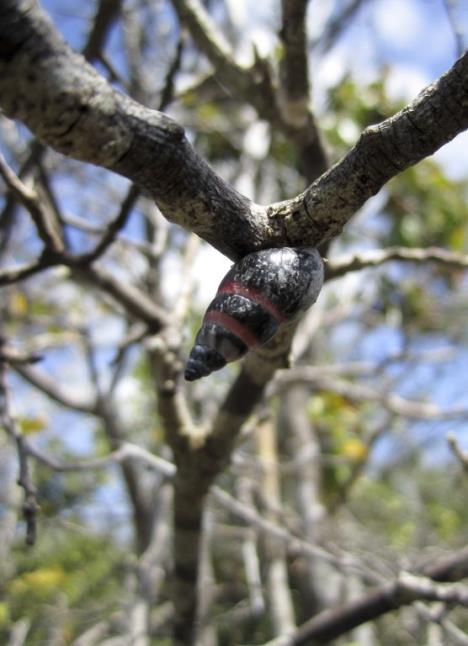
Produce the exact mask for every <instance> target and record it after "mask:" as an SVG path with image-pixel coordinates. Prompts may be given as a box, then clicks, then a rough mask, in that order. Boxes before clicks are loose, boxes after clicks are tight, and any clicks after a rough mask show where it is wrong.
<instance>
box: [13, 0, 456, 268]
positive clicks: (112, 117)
mask: <svg viewBox="0 0 468 646" xmlns="http://www.w3.org/2000/svg"><path fill="white" fill-rule="evenodd" d="M6 2H7V4H6V7H8V9H7V8H5V11H4V15H3V18H4V19H3V20H2V23H1V25H0V31H1V37H2V42H3V43H4V48H3V49H2V53H3V54H2V58H1V59H0V97H1V101H2V107H3V109H4V110H5V112H6V113H7V114H9V115H10V116H12V117H16V118H19V119H21V120H23V121H24V122H25V123H26V124H27V125H28V127H29V128H30V129H31V130H32V131H34V132H36V133H37V135H38V136H40V137H42V138H43V139H44V140H45V141H47V142H48V143H49V144H50V145H52V146H54V147H55V148H56V149H58V150H59V151H61V152H63V153H64V154H66V155H69V156H71V157H75V158H77V159H81V160H84V161H88V162H92V163H94V164H98V165H101V166H103V167H106V168H108V169H110V170H113V171H115V172H117V173H120V174H122V175H124V176H126V177H129V178H130V179H132V180H133V181H134V182H135V183H136V184H138V185H139V186H140V187H142V188H146V189H147V190H148V191H149V192H150V194H151V195H152V197H153V198H154V199H155V200H156V201H157V202H158V204H159V206H160V207H161V209H162V211H163V213H164V215H165V216H166V217H167V218H168V219H171V220H172V221H174V222H177V223H178V224H180V225H182V226H184V227H186V228H189V229H191V230H192V231H194V232H195V233H197V234H199V235H200V236H201V237H203V238H204V239H205V240H207V241H208V242H210V244H212V245H213V246H215V247H216V248H217V249H219V250H221V251H222V252H223V253H225V254H226V255H228V256H229V257H231V258H237V257H239V256H242V255H244V254H245V253H247V252H248V251H252V250H254V249H258V248H260V247H268V246H270V247H271V246H281V245H284V244H285V242H286V243H287V244H291V245H312V246H314V245H317V244H318V243H320V242H323V241H324V240H328V239H330V238H332V237H333V236H336V235H337V234H338V233H340V231H341V230H342V228H343V226H344V225H345V224H346V222H347V221H348V220H349V219H350V218H351V216H352V215H353V214H354V212H355V211H356V210H357V209H358V208H360V207H361V206H362V205H363V204H364V202H365V201H366V200H367V199H368V198H369V197H370V196H372V195H374V194H375V193H376V192H377V191H378V190H379V189H380V188H381V187H382V186H383V185H384V184H385V183H386V182H387V181H388V180H389V179H390V178H391V177H393V176H394V175H396V174H398V173H399V172H401V171H402V170H404V169H405V168H407V167H408V166H411V165H412V164H415V163H417V162H418V161H420V160H421V159H423V158H424V157H426V156H428V155H430V154H432V153H434V152H435V151H436V150H437V149H438V148H440V147H441V146H442V145H443V144H445V143H447V142H448V141H450V140H451V139H452V138H453V137H454V136H455V135H456V134H458V133H459V132H462V131H463V130H465V129H466V128H467V127H468V110H467V109H466V105H467V102H468V53H467V54H465V55H464V56H462V57H461V58H460V59H459V60H458V61H457V62H456V63H455V65H454V66H453V67H452V69H451V70H450V71H449V72H447V73H446V74H444V75H443V76H442V77H441V78H440V79H439V80H438V81H436V82H435V83H433V84H432V85H431V86H429V87H428V88H426V90H424V91H423V92H422V93H421V94H420V95H419V97H418V98H417V99H416V100H415V101H413V103H411V104H410V105H409V106H407V107H406V108H405V109H404V110H402V111H401V112H399V113H398V114H396V115H395V116H393V117H391V118H390V119H387V120H386V121H384V122H383V123H381V124H380V125H378V126H373V127H370V128H368V129H366V130H365V131H364V133H363V134H362V136H361V138H360V139H359V141H358V143H357V144H356V146H355V147H354V148H353V149H352V150H351V151H350V152H349V153H348V154H347V155H346V156H345V157H344V158H343V159H342V160H341V162H339V163H338V164H336V165H335V166H334V167H333V168H332V169H330V170H329V171H328V172H327V173H325V174H324V175H322V176H321V177H320V178H319V179H318V180H317V181H315V182H314V183H313V184H312V185H311V186H310V187H309V189H307V191H305V192H304V193H303V194H301V195H299V196H298V197H296V198H293V199H291V200H288V201H286V202H282V203H279V204H273V205H270V206H269V207H267V208H265V207H260V206H258V205H255V204H253V203H252V202H251V201H249V200H248V199H247V198H245V197H244V196H242V195H240V194H239V193H238V192H237V191H235V190H234V189H233V188H232V187H230V186H229V185H228V184H226V183H225V182H223V181H222V180H221V178H219V177H218V176H217V175H216V174H215V173H214V172H213V171H212V170H211V169H210V168H209V167H208V165H207V164H206V163H205V162H204V161H203V160H202V159H201V158H200V157H199V156H198V155H197V154H196V153H195V151H194V150H193V148H192V147H191V146H190V144H189V142H188V141H187V140H186V138H185V137H184V132H183V129H182V128H181V127H180V126H178V125H177V124H176V123H174V122H173V121H172V120H170V119H169V118H168V117H166V116H165V115H163V114H161V113H158V112H155V111H151V110H148V109H145V108H143V107H142V106H140V105H138V104H137V103H135V102H132V101H131V100H130V99H129V98H128V97H124V96H122V95H120V94H119V93H118V92H116V91H115V90H114V89H113V88H112V87H111V86H110V85H109V84H107V83H106V81H105V80H104V79H103V78H102V77H101V76H99V74H98V73H97V72H96V70H94V69H93V68H92V67H91V66H89V65H87V64H86V63H84V62H83V59H82V58H80V57H78V56H77V55H76V54H74V53H73V52H71V50H70V49H69V48H68V47H67V46H66V45H65V44H64V43H63V41H62V39H61V38H60V37H59V36H58V35H57V33H56V31H55V29H54V28H53V26H52V25H51V23H50V21H49V20H48V19H47V18H46V16H45V15H44V13H43V12H42V11H41V10H40V8H39V7H38V6H36V5H33V6H32V7H31V6H30V5H29V2H28V1H27V0H6ZM180 4H182V3H180ZM183 4H184V6H183V7H182V8H181V11H183V10H184V8H185V9H186V10H187V11H188V10H192V9H193V7H194V6H195V4H196V5H197V6H198V3H195V2H194V0H191V2H190V3H183ZM218 49H219V48H218ZM219 51H221V58H222V61H224V63H225V62H226V61H227V63H228V64H229V65H230V60H229V57H228V54H227V53H226V52H225V51H224V50H219ZM20 54H21V55H20ZM38 57H39V58H40V60H41V65H40V66H38V65H37V64H35V61H36V60H37V58H38ZM224 63H223V64H224ZM229 65H228V67H229ZM255 65H256V67H255ZM237 68H238V66H235V69H236V70H237V71H236V72H235V74H237V72H239V70H238V69H237ZM264 68H265V62H264V61H263V62H261V64H260V62H259V61H257V63H256V64H254V70H251V71H256V72H258V74H255V73H254V74H251V73H250V72H249V73H248V74H244V72H243V71H242V79H244V77H245V78H246V79H247V81H248V84H247V86H246V91H247V93H248V94H249V96H250V94H251V95H252V98H251V102H253V103H254V105H255V102H254V99H253V97H254V96H258V97H260V99H259V100H261V101H262V102H263V103H265V110H267V109H268V110H270V112H271V110H272V109H273V110H274V112H275V114H277V113H278V109H277V108H276V107H275V104H276V101H275V97H274V94H273V95H272V90H271V78H269V75H268V74H267V72H266V71H265V69H264ZM262 70H263V71H262ZM252 78H253V79H254V83H255V84H256V87H257V91H256V92H255V93H253V92H252V87H251V79H252ZM242 83H245V80H242ZM32 97H33V98H34V100H31V98H32ZM42 106H47V110H46V111H44V110H43V109H42ZM256 107H257V106H256ZM264 118H265V117H264ZM274 118H276V116H275V115H273V116H271V119H272V120H273V119H274ZM434 124H437V127H434ZM296 134H297V136H298V137H299V135H301V136H303V134H304V133H300V131H299V130H297V131H296ZM291 136H292V137H294V133H292V134H291Z"/></svg>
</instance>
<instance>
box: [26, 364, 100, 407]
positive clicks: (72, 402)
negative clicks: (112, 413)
mask: <svg viewBox="0 0 468 646" xmlns="http://www.w3.org/2000/svg"><path fill="white" fill-rule="evenodd" d="M14 369H15V371H16V372H17V373H18V374H19V375H21V377H23V379H25V380H26V381H27V382H28V383H30V384H31V385H32V386H34V387H35V388H37V389H38V390H40V391H41V392H42V393H44V394H45V395H47V397H50V399H52V400H53V401H55V402H56V403H57V404H60V405H61V406H64V407H65V408H70V409H71V410H76V411H79V412H82V413H93V412H94V411H95V408H96V402H95V401H94V400H93V399H92V398H87V397H80V396H77V395H76V393H75V392H72V390H71V389H70V390H65V389H64V388H63V386H60V385H58V384H57V381H56V380H54V379H52V378H51V377H49V376H48V375H47V374H45V373H44V372H40V371H39V370H37V369H36V368H32V367H30V366H24V365H15V366H14Z"/></svg>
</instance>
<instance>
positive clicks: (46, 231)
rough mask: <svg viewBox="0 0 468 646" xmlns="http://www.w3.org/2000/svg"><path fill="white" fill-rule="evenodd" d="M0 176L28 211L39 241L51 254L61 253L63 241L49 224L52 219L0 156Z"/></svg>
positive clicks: (36, 195) (34, 195)
mask: <svg viewBox="0 0 468 646" xmlns="http://www.w3.org/2000/svg"><path fill="white" fill-rule="evenodd" d="M0 175H1V176H2V177H3V180H4V182H5V184H6V185H7V187H8V188H9V189H10V191H12V193H13V194H14V195H15V196H16V197H17V199H18V200H19V202H20V203H21V204H22V205H23V206H24V207H25V208H26V209H27V210H28V212H29V214H30V215H31V218H32V220H33V222H34V224H35V225H36V228H37V231H38V233H39V236H40V238H41V240H42V241H43V243H44V245H45V246H46V248H47V249H48V250H50V251H51V252H61V251H63V249H64V245H63V241H62V240H61V238H60V236H59V235H58V234H57V231H55V229H54V227H53V224H52V222H51V220H52V218H51V216H50V214H49V213H47V212H46V210H45V209H44V205H43V203H42V202H41V200H40V199H39V196H38V194H37V193H36V192H35V191H34V190H32V189H30V188H29V187H28V186H26V184H24V183H23V182H22V181H21V180H20V178H19V177H18V176H17V175H16V174H15V173H14V172H13V170H12V169H11V168H10V167H9V166H8V164H7V163H6V161H5V159H4V157H3V155H1V154H0Z"/></svg>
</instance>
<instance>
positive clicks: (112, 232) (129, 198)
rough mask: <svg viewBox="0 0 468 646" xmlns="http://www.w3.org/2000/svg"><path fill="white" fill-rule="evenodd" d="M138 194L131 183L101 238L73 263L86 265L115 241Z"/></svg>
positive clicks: (137, 190)
mask: <svg viewBox="0 0 468 646" xmlns="http://www.w3.org/2000/svg"><path fill="white" fill-rule="evenodd" d="M139 196H140V191H139V189H138V188H137V187H136V186H135V184H132V185H131V186H130V188H129V190H128V192H127V195H126V196H125V198H124V199H123V201H122V204H121V206H120V211H119V213H118V215H117V217H116V218H115V219H114V220H112V221H111V222H110V223H109V224H108V225H107V227H106V229H105V231H104V235H103V236H102V238H101V240H100V241H99V242H98V243H97V245H96V246H95V248H94V249H93V250H92V251H90V252H89V253H84V254H81V255H79V256H76V257H75V259H74V263H76V264H83V265H86V264H88V263H92V262H94V261H95V260H96V259H97V258H99V257H100V256H102V255H103V254H104V253H105V251H106V250H107V249H108V248H109V247H110V245H111V244H112V243H113V242H114V241H115V239H116V237H117V234H118V233H119V231H120V230H121V229H123V227H124V226H125V224H126V222H127V220H128V217H129V215H130V213H131V212H132V209H133V207H134V205H135V202H136V201H137V199H138V197H139Z"/></svg>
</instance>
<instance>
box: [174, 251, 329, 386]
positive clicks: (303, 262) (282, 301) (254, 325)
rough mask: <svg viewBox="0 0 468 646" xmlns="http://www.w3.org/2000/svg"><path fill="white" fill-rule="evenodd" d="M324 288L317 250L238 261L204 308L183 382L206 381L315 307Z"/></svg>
mask: <svg viewBox="0 0 468 646" xmlns="http://www.w3.org/2000/svg"><path fill="white" fill-rule="evenodd" d="M322 284H323V262H322V258H321V256H320V254H319V252H318V251H317V249H312V248H299V247H294V248H292V247H282V248H278V249H264V250H262V251H255V252H253V253H249V254H248V255H246V256H244V257H243V258H241V259H240V260H239V261H238V262H236V263H234V265H233V266H232V267H231V269H230V270H229V271H228V272H227V274H226V275H225V276H224V278H223V280H222V281H221V283H220V285H219V287H218V291H217V293H216V296H215V297H214V299H213V300H212V301H211V303H210V304H209V306H208V309H207V310H206V313H205V316H204V318H203V322H202V326H201V328H200V330H199V331H198V334H197V336H196V338H195V343H194V346H193V348H192V351H191V353H190V356H189V359H188V361H187V364H186V368H185V379H186V380H187V381H194V380H196V379H200V378H201V377H205V376H207V375H209V374H211V373H212V372H214V371H215V370H219V369H220V368H222V367H223V366H225V365H226V363H229V362H231V361H236V360H237V359H240V358H241V357H242V356H244V355H245V354H246V353H247V352H248V351H249V350H250V349H251V348H254V347H256V346H258V345H263V344H264V343H266V342H267V341H269V340H270V339H271V338H272V337H273V336H274V334H275V333H276V332H277V330H278V328H279V327H280V326H281V325H284V324H285V323H287V322H289V321H292V320H293V319H294V318H296V317H297V316H299V315H300V314H301V313H302V312H304V311H305V310H306V309H307V308H309V307H310V306H311V305H312V304H313V303H315V301H316V300H317V297H318V295H319V292H320V290H321V288H322Z"/></svg>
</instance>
